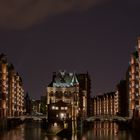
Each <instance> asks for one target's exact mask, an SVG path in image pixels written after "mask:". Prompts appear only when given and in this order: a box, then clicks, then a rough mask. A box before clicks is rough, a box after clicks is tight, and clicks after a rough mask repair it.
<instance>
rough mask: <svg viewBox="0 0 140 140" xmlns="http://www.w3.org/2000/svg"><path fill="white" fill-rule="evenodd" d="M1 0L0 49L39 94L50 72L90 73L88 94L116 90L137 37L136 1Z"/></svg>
mask: <svg viewBox="0 0 140 140" xmlns="http://www.w3.org/2000/svg"><path fill="white" fill-rule="evenodd" d="M112 1H113V0H59V1H58V0H5V1H3V2H2V1H0V53H5V54H6V55H7V57H8V60H9V61H10V62H12V63H13V65H14V66H15V69H16V71H18V72H19V74H20V75H21V77H22V79H23V82H24V88H25V91H26V92H27V91H28V92H29V94H30V96H31V97H34V98H36V99H37V98H38V99H39V98H40V96H41V95H43V93H44V92H45V87H46V86H47V85H48V84H49V83H50V82H51V80H52V72H54V71H59V70H66V71H67V72H74V71H75V72H77V73H86V72H87V71H88V72H89V74H90V77H91V82H92V89H91V91H92V95H96V94H102V93H104V92H110V91H112V90H113V91H114V90H115V88H116V84H117V83H118V82H119V81H120V80H121V79H123V78H125V73H126V70H127V67H128V65H129V60H130V55H131V53H132V52H133V51H134V50H135V47H136V45H137V37H138V36H139V35H140V2H139V0H123V2H122V1H121V0H116V2H112Z"/></svg>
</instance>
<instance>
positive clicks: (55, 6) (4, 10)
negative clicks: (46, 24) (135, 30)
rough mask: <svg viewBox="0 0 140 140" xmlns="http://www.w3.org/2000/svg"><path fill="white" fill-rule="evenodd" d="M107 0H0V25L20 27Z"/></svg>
mask: <svg viewBox="0 0 140 140" xmlns="http://www.w3.org/2000/svg"><path fill="white" fill-rule="evenodd" d="M106 1H108V0H0V27H1V28H6V29H7V28H9V29H22V28H26V27H30V26H32V25H33V24H37V23H40V22H41V21H42V20H43V19H44V18H46V17H47V16H50V15H55V14H59V13H62V12H65V11H69V10H74V9H85V8H89V7H90V6H93V5H97V4H100V3H103V2H106Z"/></svg>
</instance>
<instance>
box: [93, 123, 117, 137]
mask: <svg viewBox="0 0 140 140" xmlns="http://www.w3.org/2000/svg"><path fill="white" fill-rule="evenodd" d="M117 132H118V125H117V124H116V123H115V122H106V121H105V122H100V121H95V122H94V124H93V135H94V137H97V136H98V137H103V136H114V135H116V134H117Z"/></svg>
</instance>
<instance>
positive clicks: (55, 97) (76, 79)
mask: <svg viewBox="0 0 140 140" xmlns="http://www.w3.org/2000/svg"><path fill="white" fill-rule="evenodd" d="M88 82H89V77H88V74H81V75H80V74H79V75H78V74H75V73H66V72H65V71H60V72H58V73H53V78H52V82H51V83H50V84H49V85H48V87H47V106H48V121H49V122H54V123H55V121H58V120H59V121H62V120H63V121H67V120H77V118H78V117H86V116H87V115H88V114H89V110H87V108H88V107H89V103H87V98H88V97H89V92H90V90H89V86H88V84H89V83H88Z"/></svg>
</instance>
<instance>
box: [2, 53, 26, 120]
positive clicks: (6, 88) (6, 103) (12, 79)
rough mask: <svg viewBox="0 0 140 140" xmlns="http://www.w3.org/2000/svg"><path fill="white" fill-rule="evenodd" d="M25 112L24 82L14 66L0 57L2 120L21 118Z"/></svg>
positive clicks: (3, 57)
mask: <svg viewBox="0 0 140 140" xmlns="http://www.w3.org/2000/svg"><path fill="white" fill-rule="evenodd" d="M23 111H24V90H23V82H22V79H21V77H20V76H19V74H18V73H17V72H16V71H15V69H14V66H13V65H12V64H10V63H8V61H7V58H6V56H5V55H4V54H1V55H0V118H3V117H8V116H10V117H11V116H19V115H22V114H23Z"/></svg>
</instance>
